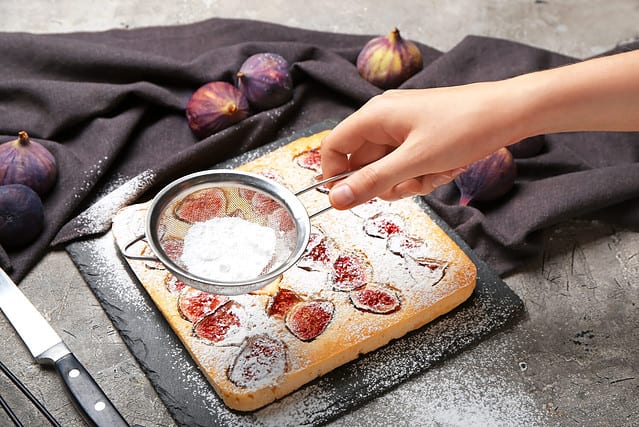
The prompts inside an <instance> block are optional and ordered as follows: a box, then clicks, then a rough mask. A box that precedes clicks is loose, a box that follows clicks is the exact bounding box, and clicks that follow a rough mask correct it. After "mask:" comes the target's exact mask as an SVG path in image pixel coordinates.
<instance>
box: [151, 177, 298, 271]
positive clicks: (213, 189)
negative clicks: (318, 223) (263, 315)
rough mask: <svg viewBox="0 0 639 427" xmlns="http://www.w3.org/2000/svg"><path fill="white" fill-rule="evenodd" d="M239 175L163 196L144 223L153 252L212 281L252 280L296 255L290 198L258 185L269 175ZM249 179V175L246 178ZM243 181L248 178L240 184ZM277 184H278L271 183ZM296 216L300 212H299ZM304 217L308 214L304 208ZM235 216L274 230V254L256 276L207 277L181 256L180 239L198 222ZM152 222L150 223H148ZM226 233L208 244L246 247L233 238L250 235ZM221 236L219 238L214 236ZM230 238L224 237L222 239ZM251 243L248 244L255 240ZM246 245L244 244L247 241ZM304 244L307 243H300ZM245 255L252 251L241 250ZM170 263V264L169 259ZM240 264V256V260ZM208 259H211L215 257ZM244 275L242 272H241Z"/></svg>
mask: <svg viewBox="0 0 639 427" xmlns="http://www.w3.org/2000/svg"><path fill="white" fill-rule="evenodd" d="M236 175H237V173H235V174H233V177H235V178H237V176H239V177H240V178H241V179H239V180H237V179H234V180H230V181H218V180H212V181H207V180H205V181H204V182H199V183H197V184H194V185H185V186H182V187H177V188H178V189H177V190H175V191H172V192H171V193H170V194H168V195H166V196H165V197H164V198H163V199H162V201H161V203H160V204H159V205H157V206H156V207H155V213H154V217H153V218H152V220H151V221H149V222H148V223H147V226H150V227H151V228H150V229H148V230H147V237H150V239H149V240H150V242H151V241H152V242H154V243H155V245H152V246H155V247H154V248H153V249H154V252H155V254H156V255H157V257H158V258H159V259H160V260H161V261H163V262H164V263H165V264H168V265H167V267H171V266H172V267H173V268H172V270H178V273H182V275H183V274H185V273H186V274H187V275H189V276H196V277H195V280H196V281H198V279H200V280H201V281H203V282H214V283H226V282H229V283H235V282H242V283H244V282H256V281H261V280H264V278H265V277H268V276H269V275H271V274H273V273H276V272H277V271H278V269H283V268H285V267H286V265H287V264H290V263H291V262H293V261H295V260H296V259H297V258H298V253H299V250H300V244H301V243H300V241H301V240H303V239H304V237H303V236H302V237H300V236H299V227H300V225H299V224H298V221H299V219H297V218H296V217H295V215H294V214H293V212H292V211H291V208H290V206H289V205H288V201H286V200H285V199H284V198H282V197H280V192H279V191H273V189H271V188H265V189H263V188H261V187H263V186H264V185H265V183H267V181H268V179H267V178H259V179H257V180H256V181H251V179H253V178H254V177H251V176H250V175H247V176H244V175H237V176H236ZM246 178H251V179H246ZM244 181H246V182H244ZM275 188H277V187H275ZM297 215H298V216H299V215H300V214H299V213H297ZM304 216H306V218H308V216H307V214H306V212H304ZM227 218H239V219H241V220H243V222H242V224H245V223H244V222H246V224H247V226H248V225H249V224H248V223H252V224H256V225H258V226H260V227H266V228H268V229H271V230H273V232H274V235H275V248H274V250H273V252H272V256H271V258H270V260H269V261H268V263H267V264H266V265H265V267H264V268H263V269H262V271H261V272H260V273H259V274H256V275H255V276H254V277H244V276H242V277H238V278H236V279H233V280H228V279H226V278H225V279H220V278H219V277H213V276H211V277H205V276H203V275H202V274H201V273H200V272H198V271H201V270H199V269H198V268H195V267H194V266H193V265H192V264H191V265H189V264H188V263H187V262H185V261H184V259H183V250H184V240H185V238H186V237H187V236H189V234H190V233H191V235H192V233H194V232H196V231H199V230H200V228H196V229H194V228H193V227H194V226H196V225H197V224H201V223H206V222H211V221H216V220H219V219H227ZM149 224H150V225H149ZM238 234H240V235H237V234H230V233H228V234H225V235H224V236H223V238H222V240H220V238H217V239H215V242H216V243H215V244H217V245H222V246H223V247H220V248H206V250H209V251H212V250H213V249H218V250H219V249H221V250H225V249H226V248H230V247H232V246H233V247H238V246H239V247H243V246H246V245H244V244H242V242H238V241H236V240H237V239H254V237H253V236H247V235H246V233H238ZM216 237H220V236H216ZM226 240H228V241H226ZM259 243H260V242H257V243H256V242H253V243H252V244H253V245H255V244H259ZM247 244H248V243H247ZM303 246H305V244H303ZM245 255H246V257H247V259H248V258H249V257H250V256H251V254H245ZM167 261H168V262H167ZM238 261H239V262H241V261H242V260H238ZM208 262H212V263H215V262H216V261H215V260H210V261H208ZM241 274H243V273H240V275H241Z"/></svg>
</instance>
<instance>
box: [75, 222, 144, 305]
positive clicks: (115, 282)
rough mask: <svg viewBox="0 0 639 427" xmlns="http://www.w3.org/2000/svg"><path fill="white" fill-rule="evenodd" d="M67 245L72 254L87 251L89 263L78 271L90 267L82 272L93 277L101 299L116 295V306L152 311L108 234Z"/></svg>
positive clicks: (94, 286)
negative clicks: (124, 268)
mask: <svg viewBox="0 0 639 427" xmlns="http://www.w3.org/2000/svg"><path fill="white" fill-rule="evenodd" d="M68 248H69V252H71V254H73V252H74V251H76V250H77V251H78V252H79V253H84V254H85V255H86V254H90V259H91V263H90V265H87V266H82V265H80V266H79V267H80V270H84V269H85V268H88V269H90V271H86V272H84V273H85V274H88V275H90V276H91V277H92V279H91V280H92V287H93V288H94V291H97V292H100V293H101V294H102V295H100V296H101V298H110V299H113V298H115V299H117V303H118V306H127V307H129V309H132V310H135V311H137V312H139V313H146V314H144V315H145V316H146V315H148V313H149V312H151V311H152V310H153V308H152V307H151V306H150V305H149V303H148V301H147V300H146V299H145V297H144V295H143V294H141V293H140V290H139V288H138V287H137V286H136V284H135V282H133V281H132V280H131V276H130V275H129V274H128V273H127V272H126V271H125V270H123V269H122V268H121V261H120V258H119V255H118V251H119V249H118V248H117V246H116V243H115V242H114V240H113V235H112V234H111V233H107V234H105V235H103V236H100V237H98V238H94V239H92V240H91V241H78V242H75V243H72V244H71V245H70V246H69V247H68ZM76 262H77V261H76ZM107 293H108V295H107Z"/></svg>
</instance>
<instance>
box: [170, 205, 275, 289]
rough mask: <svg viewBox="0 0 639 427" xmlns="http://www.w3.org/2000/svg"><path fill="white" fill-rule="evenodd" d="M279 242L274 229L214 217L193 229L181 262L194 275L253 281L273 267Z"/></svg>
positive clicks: (197, 224) (247, 222) (220, 279)
mask: <svg viewBox="0 0 639 427" xmlns="http://www.w3.org/2000/svg"><path fill="white" fill-rule="evenodd" d="M276 241H277V237H276V234H275V230H273V229H272V228H270V227H264V226H262V225H259V224H256V223H253V222H250V221H246V220H244V219H242V218H237V217H224V218H211V219H210V220H208V221H203V222H198V223H195V224H193V225H192V226H191V227H190V228H189V231H188V232H187V233H186V235H185V236H184V249H183V252H182V258H181V259H182V261H183V262H184V265H185V266H186V267H187V269H188V270H189V271H190V272H191V273H194V274H197V275H199V276H201V277H204V278H208V279H212V280H216V281H222V282H235V281H241V280H250V279H254V278H257V277H259V275H260V274H261V273H262V271H264V269H265V268H266V266H267V265H268V264H269V262H270V261H271V259H272V258H273V255H274V253H275V246H276Z"/></svg>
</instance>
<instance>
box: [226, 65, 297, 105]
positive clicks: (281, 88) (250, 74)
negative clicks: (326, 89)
mask: <svg viewBox="0 0 639 427" xmlns="http://www.w3.org/2000/svg"><path fill="white" fill-rule="evenodd" d="M236 77H237V88H238V89H239V90H240V91H241V92H242V93H243V94H244V96H246V98H247V99H248V101H249V104H250V105H251V107H253V108H255V109H257V110H268V109H269V108H274V107H278V106H280V105H282V104H284V103H285V102H287V101H288V100H290V99H291V98H292V97H293V79H292V78H291V74H290V72H289V65H288V62H286V59H284V58H283V57H282V56H281V55H278V54H276V53H257V54H255V55H252V56H250V57H248V58H247V60H246V61H244V63H243V64H242V66H241V67H240V70H239V71H238V72H237V74H236Z"/></svg>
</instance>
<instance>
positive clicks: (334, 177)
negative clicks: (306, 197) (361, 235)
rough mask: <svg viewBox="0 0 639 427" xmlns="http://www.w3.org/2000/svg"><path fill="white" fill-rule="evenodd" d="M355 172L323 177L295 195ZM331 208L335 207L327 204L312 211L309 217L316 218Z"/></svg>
mask: <svg viewBox="0 0 639 427" xmlns="http://www.w3.org/2000/svg"><path fill="white" fill-rule="evenodd" d="M353 172H355V171H347V172H342V173H340V174H339V175H335V176H332V177H330V178H326V179H323V180H321V181H318V182H316V183H314V184H311V185H309V186H308V187H305V188H302V189H301V190H299V191H298V192H297V193H295V195H296V196H300V195H302V194H304V193H306V192H308V191H311V190H314V189H316V188H317V187H321V186H322V185H324V184H329V183H331V182H335V181H339V180H340V179H344V178H346V177H347V176H349V175H352V174H353ZM331 209H333V207H332V206H330V205H329V206H327V207H325V208H323V209H320V210H319V211H317V212H314V213H312V214H309V216H308V217H309V219H313V218H315V217H316V216H318V215H320V214H323V213H324V212H326V211H328V210H331Z"/></svg>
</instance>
